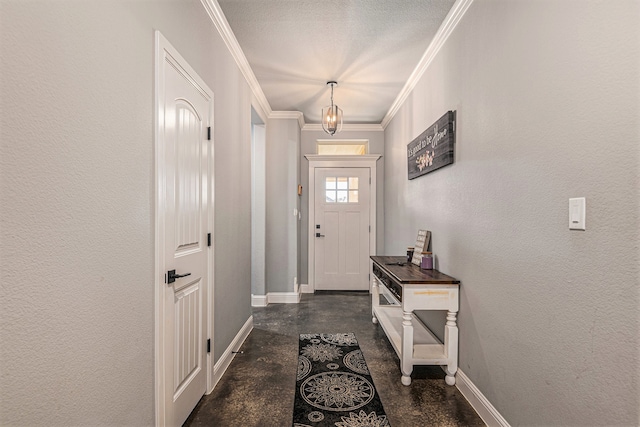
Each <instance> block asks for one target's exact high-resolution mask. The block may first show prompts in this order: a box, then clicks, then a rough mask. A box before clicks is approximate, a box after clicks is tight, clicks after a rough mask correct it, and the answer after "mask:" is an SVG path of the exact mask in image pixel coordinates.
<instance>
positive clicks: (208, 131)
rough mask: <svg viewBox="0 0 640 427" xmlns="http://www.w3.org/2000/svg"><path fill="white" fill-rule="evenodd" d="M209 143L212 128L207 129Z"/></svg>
mask: <svg viewBox="0 0 640 427" xmlns="http://www.w3.org/2000/svg"><path fill="white" fill-rule="evenodd" d="M207 141H211V126H209V127H208V128H207Z"/></svg>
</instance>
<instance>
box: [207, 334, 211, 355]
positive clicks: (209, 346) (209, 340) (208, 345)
mask: <svg viewBox="0 0 640 427" xmlns="http://www.w3.org/2000/svg"><path fill="white" fill-rule="evenodd" d="M207 353H211V338H209V339H208V340H207Z"/></svg>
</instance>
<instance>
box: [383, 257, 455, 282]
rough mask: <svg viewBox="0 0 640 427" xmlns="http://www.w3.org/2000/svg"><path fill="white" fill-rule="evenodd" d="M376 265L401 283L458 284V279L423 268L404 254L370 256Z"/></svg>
mask: <svg viewBox="0 0 640 427" xmlns="http://www.w3.org/2000/svg"><path fill="white" fill-rule="evenodd" d="M371 259H372V260H373V262H374V263H375V264H377V266H378V267H379V268H380V269H381V270H383V271H384V272H386V273H387V274H388V275H389V276H391V277H392V278H393V279H395V280H396V281H397V282H398V283H400V284H402V285H411V284H414V285H425V284H426V285H434V284H440V285H458V284H460V281H459V280H456V279H455V278H453V277H451V276H447V275H446V274H444V273H440V272H439V271H438V270H423V269H421V268H420V267H419V266H417V265H415V264H412V263H411V262H407V257H406V256H373V255H372V256H371Z"/></svg>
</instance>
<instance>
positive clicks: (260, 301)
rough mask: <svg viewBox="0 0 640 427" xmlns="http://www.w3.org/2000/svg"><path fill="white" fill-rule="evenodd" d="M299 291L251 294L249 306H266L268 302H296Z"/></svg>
mask: <svg viewBox="0 0 640 427" xmlns="http://www.w3.org/2000/svg"><path fill="white" fill-rule="evenodd" d="M301 297H302V293H301V292H299V291H298V292H269V293H268V294H266V295H251V307H266V306H267V305H269V304H297V303H299V302H300V298H301Z"/></svg>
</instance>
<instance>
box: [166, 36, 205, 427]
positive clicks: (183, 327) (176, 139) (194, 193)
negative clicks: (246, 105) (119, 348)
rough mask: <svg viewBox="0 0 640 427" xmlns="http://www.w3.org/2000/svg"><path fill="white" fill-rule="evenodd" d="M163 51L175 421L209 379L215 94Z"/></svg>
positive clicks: (169, 388) (170, 383)
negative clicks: (209, 136)
mask: <svg viewBox="0 0 640 427" xmlns="http://www.w3.org/2000/svg"><path fill="white" fill-rule="evenodd" d="M167 43H168V42H167ZM169 47H170V45H169ZM160 54H161V55H162V54H163V55H164V60H163V62H162V64H159V66H160V67H161V71H160V73H159V84H160V85H161V87H160V88H159V97H158V98H159V99H158V109H159V116H158V117H159V119H158V132H159V135H158V151H159V154H158V155H159V160H158V165H159V166H158V167H159V169H160V170H161V172H159V186H158V197H159V199H160V200H161V201H162V202H161V203H159V206H160V208H161V209H162V210H163V212H162V215H161V217H162V218H163V219H164V220H163V225H162V229H161V230H160V233H161V235H163V236H164V239H163V241H162V240H161V242H160V244H161V245H162V248H160V250H161V251H162V252H163V255H161V256H162V257H163V260H162V264H163V267H162V268H163V272H164V275H165V278H164V279H165V280H164V283H163V284H161V286H162V292H161V294H162V295H161V304H162V309H161V311H160V313H161V315H160V318H159V321H160V322H162V323H161V326H162V330H163V334H162V335H163V337H162V340H163V344H162V348H161V350H160V351H162V361H163V362H162V363H163V367H162V377H163V378H162V381H163V384H164V387H163V388H164V390H163V391H162V393H163V394H164V396H163V403H164V421H165V422H164V424H165V425H172V426H173V425H182V423H183V422H184V421H185V420H186V419H187V417H188V416H189V414H190V413H191V411H192V410H193V408H194V407H195V406H196V404H197V403H198V401H199V400H200V398H201V397H202V395H203V394H204V393H205V391H206V383H207V369H206V366H207V365H206V363H207V324H206V319H207V314H208V304H207V301H208V300H207V298H208V291H209V276H208V275H209V272H208V266H209V264H208V263H209V262H210V260H209V248H208V245H207V243H208V242H207V234H208V232H209V223H208V221H209V217H210V214H211V213H212V212H211V210H212V204H211V200H210V196H209V186H210V185H211V182H212V178H211V177H212V170H211V163H212V162H211V158H212V153H211V152H210V151H209V149H210V148H209V141H207V133H208V132H207V128H208V127H209V126H210V118H211V117H212V111H213V95H212V93H211V92H210V90H209V89H208V88H207V87H206V86H205V85H204V84H203V83H198V82H201V80H200V78H199V77H198V76H197V74H195V72H193V70H192V69H191V68H190V67H189V66H188V64H186V63H185V62H183V61H184V60H183V59H182V58H181V57H180V56H179V55H178V54H177V52H170V51H169V52H168V51H167V50H162V49H160ZM171 276H174V277H171Z"/></svg>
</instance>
